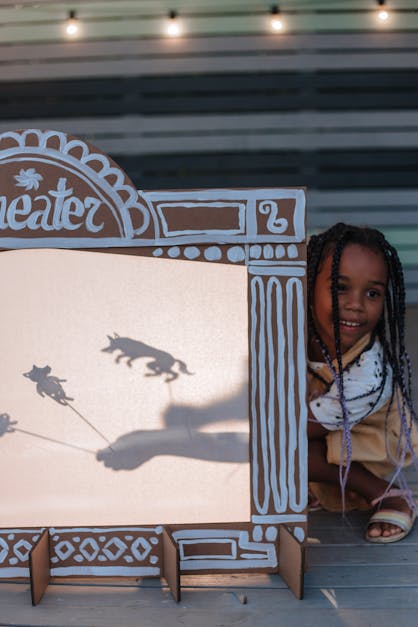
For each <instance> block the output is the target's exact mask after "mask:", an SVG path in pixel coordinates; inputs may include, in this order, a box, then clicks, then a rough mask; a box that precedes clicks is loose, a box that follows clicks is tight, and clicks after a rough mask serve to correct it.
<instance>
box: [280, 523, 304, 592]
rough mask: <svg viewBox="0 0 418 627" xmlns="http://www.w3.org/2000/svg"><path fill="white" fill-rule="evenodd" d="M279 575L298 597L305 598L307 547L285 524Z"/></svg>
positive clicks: (281, 537) (281, 535)
mask: <svg viewBox="0 0 418 627" xmlns="http://www.w3.org/2000/svg"><path fill="white" fill-rule="evenodd" d="M279 542H280V547H279V550H280V553H279V555H280V559H279V575H280V576H281V578H282V579H283V580H284V581H285V582H286V583H287V585H288V586H289V588H290V590H291V591H292V592H293V594H294V595H295V597H296V598H297V599H303V583H304V582H303V580H304V571H305V566H304V562H305V547H304V545H303V543H301V542H299V541H298V540H296V538H295V537H294V536H293V535H292V534H291V532H290V531H289V530H288V529H287V528H286V527H285V526H284V525H281V527H280V534H279Z"/></svg>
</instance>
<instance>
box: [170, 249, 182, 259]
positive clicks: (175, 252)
mask: <svg viewBox="0 0 418 627" xmlns="http://www.w3.org/2000/svg"><path fill="white" fill-rule="evenodd" d="M167 255H168V256H169V257H171V259H177V257H178V256H179V255H180V248H179V247H178V246H172V247H171V248H169V249H168V251H167Z"/></svg>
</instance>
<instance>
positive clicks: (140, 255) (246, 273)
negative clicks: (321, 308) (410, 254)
mask: <svg viewBox="0 0 418 627" xmlns="http://www.w3.org/2000/svg"><path fill="white" fill-rule="evenodd" d="M304 241H305V194H304V191H303V189H295V188H293V189H214V190H194V191H178V190H177V191H148V192H138V191H137V190H136V189H135V187H134V186H133V185H132V183H131V182H130V181H129V179H128V178H127V176H126V175H125V173H124V172H123V171H122V170H121V169H120V168H119V167H118V166H117V165H116V164H115V163H114V162H113V161H112V160H111V159H110V158H109V157H108V156H106V155H105V154H103V153H102V152H100V151H99V150H97V149H96V148H94V147H93V146H91V145H89V144H87V143H86V142H84V141H81V140H79V139H75V138H72V137H69V136H67V135H65V134H64V133H60V132H55V131H48V132H47V131H40V130H25V131H16V132H8V133H4V134H3V135H0V249H1V251H2V252H1V254H0V289H1V294H2V311H1V325H0V347H1V354H2V359H1V363H0V380H1V397H0V402H1V406H0V453H1V454H0V468H1V475H2V477H3V478H6V477H7V478H8V479H7V480H4V481H3V484H2V485H3V487H2V506H1V519H0V526H1V529H0V577H3V578H8V579H10V578H12V577H28V576H29V575H30V577H31V584H32V600H33V603H34V604H35V603H37V602H38V601H39V600H40V598H41V596H42V594H43V593H44V591H45V589H46V587H47V585H48V582H49V579H50V577H59V576H83V577H84V576H87V575H92V576H136V577H138V576H143V577H146V576H157V577H158V576H163V577H165V578H166V579H167V581H168V583H169V585H170V587H171V590H172V592H173V595H174V597H175V598H176V599H179V598H180V574H182V573H208V572H209V573H221V572H239V571H242V572H251V571H253V572H263V571H264V572H280V574H281V575H282V576H283V577H284V579H285V580H286V581H287V583H288V585H289V586H290V587H291V588H292V590H293V591H294V592H295V594H296V595H297V596H298V597H301V596H302V592H303V555H304V551H303V549H304V541H305V538H306V502H307V476H306V466H307V464H306V448H307V447H306V407H305V337H304V318H305V310H304V290H305V245H304ZM110 253H111V254H110Z"/></svg>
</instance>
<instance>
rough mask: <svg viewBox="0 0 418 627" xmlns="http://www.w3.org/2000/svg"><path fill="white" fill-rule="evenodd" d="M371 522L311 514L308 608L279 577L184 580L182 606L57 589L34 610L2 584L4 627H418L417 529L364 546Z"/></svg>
mask: <svg viewBox="0 0 418 627" xmlns="http://www.w3.org/2000/svg"><path fill="white" fill-rule="evenodd" d="M412 487H413V488H414V493H415V494H416V493H417V489H418V483H417V482H414V483H413V485H412ZM366 521H367V513H359V512H355V513H351V514H348V515H347V519H346V520H345V521H344V520H343V519H342V518H341V515H340V514H330V513H328V512H324V511H319V512H315V513H312V514H311V515H310V528H309V535H310V545H309V551H308V562H309V563H308V570H307V572H306V576H305V598H304V600H302V601H298V600H296V599H295V598H294V596H293V595H292V593H291V592H290V591H289V590H288V589H287V587H286V585H285V584H284V583H283V581H282V580H281V579H280V577H278V576H276V575H274V576H267V575H245V574H242V575H241V574H239V575H233V576H231V575H229V576H226V575H224V576H219V575H212V576H200V577H199V576H193V577H191V576H183V577H182V578H181V583H182V601H181V602H180V603H179V604H176V603H175V602H174V601H173V600H172V597H171V595H170V592H169V590H168V588H167V587H166V586H165V585H164V583H162V582H160V580H151V579H150V580H134V579H132V580H123V581H116V580H114V581H110V582H109V581H107V582H104V581H102V582H100V581H98V580H95V581H94V583H93V582H92V581H91V580H89V581H87V580H84V581H83V580H77V581H74V580H73V581H71V580H66V581H63V580H55V581H54V582H53V583H52V585H50V586H49V588H48V590H47V592H46V594H45V596H44V598H43V600H42V602H41V604H40V605H39V606H37V607H32V606H31V601H30V587H29V584H28V583H27V582H24V583H16V582H2V583H1V584H0V627H5V626H7V627H9V626H12V625H13V626H14V627H34V626H39V627H69V626H72V625H76V626H77V627H151V626H153V627H154V626H155V627H156V626H160V625H161V626H163V627H166V626H171V625H173V626H174V625H175V626H177V625H186V626H190V627H192V626H193V627H209V626H210V627H235V626H241V625H242V626H245V627H250V626H251V627H296V626H297V627H310V626H311V625H312V626H314V625H315V627H318V626H321V627H374V626H376V627H392V626H396V627H416V626H417V625H418V523H417V525H416V526H415V529H414V530H413V531H412V533H411V534H410V535H409V536H408V537H407V538H405V540H403V541H402V542H399V543H395V544H391V545H387V546H384V545H383V546H382V545H373V544H369V543H367V542H365V541H364V540H363V532H364V529H365V525H366Z"/></svg>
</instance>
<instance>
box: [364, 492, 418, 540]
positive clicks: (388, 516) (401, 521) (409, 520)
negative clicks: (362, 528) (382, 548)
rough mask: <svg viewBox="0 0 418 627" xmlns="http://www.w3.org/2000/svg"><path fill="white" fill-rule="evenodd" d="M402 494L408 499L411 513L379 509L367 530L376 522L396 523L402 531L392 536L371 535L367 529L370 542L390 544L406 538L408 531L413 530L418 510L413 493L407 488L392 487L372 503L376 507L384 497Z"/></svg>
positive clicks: (367, 537) (405, 499) (367, 538)
mask: <svg viewBox="0 0 418 627" xmlns="http://www.w3.org/2000/svg"><path fill="white" fill-rule="evenodd" d="M397 496H401V497H402V498H403V499H404V501H406V502H407V503H408V505H409V507H410V508H411V513H410V514H407V513H406V512H400V511H399V510H396V509H384V508H381V509H379V510H377V511H376V512H375V513H374V514H373V515H372V516H371V517H370V520H369V522H368V525H367V530H368V529H369V527H370V525H372V524H374V523H389V524H390V525H395V526H396V527H399V528H400V530H401V531H399V533H395V534H393V535H391V536H382V535H380V536H375V537H373V536H369V535H368V533H367V531H366V535H365V539H366V540H367V541H368V542H374V543H376V544H389V543H390V542H398V541H399V540H402V539H403V538H405V537H406V536H407V535H408V533H409V532H410V531H411V529H412V527H413V526H414V522H415V518H416V516H417V510H416V506H415V504H414V503H411V495H410V492H408V491H406V490H400V489H399V488H391V489H390V490H388V491H387V492H385V493H384V494H382V496H379V497H378V498H377V499H373V501H371V503H370V505H371V506H372V507H375V506H376V505H377V504H378V503H380V502H381V501H383V500H384V499H388V498H393V497H397Z"/></svg>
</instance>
